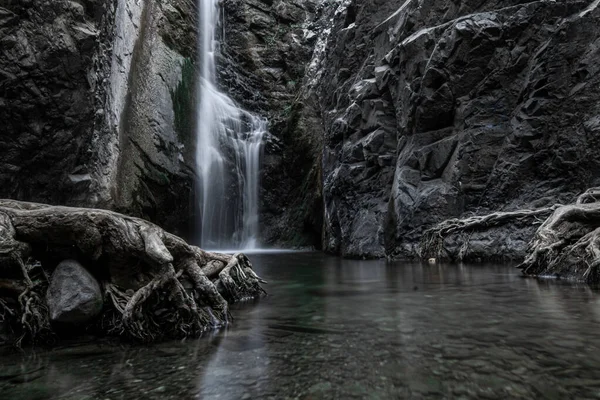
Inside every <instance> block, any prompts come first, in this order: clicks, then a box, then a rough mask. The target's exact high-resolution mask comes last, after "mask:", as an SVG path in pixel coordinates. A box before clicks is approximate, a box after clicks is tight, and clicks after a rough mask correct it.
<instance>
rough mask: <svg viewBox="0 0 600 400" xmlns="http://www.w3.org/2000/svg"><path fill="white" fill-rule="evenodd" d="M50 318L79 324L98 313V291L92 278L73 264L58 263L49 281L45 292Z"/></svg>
mask: <svg viewBox="0 0 600 400" xmlns="http://www.w3.org/2000/svg"><path fill="white" fill-rule="evenodd" d="M46 300H47V303H48V310H49V313H50V319H51V320H52V321H54V322H61V323H82V322H87V321H89V320H90V319H92V318H94V317H95V316H96V315H98V314H99V313H100V311H102V305H103V300H102V291H101V290H100V285H99V284H98V282H97V281H96V279H95V278H94V277H93V276H92V275H91V274H90V273H89V272H88V271H87V270H86V269H85V268H84V267H83V266H82V265H81V264H79V263H78V262H77V261H74V260H66V261H63V262H61V263H60V264H59V265H58V266H57V267H56V269H55V270H54V273H53V274H52V278H51V279H50V286H49V287H48V292H47V293H46Z"/></svg>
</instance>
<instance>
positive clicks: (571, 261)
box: [518, 189, 600, 283]
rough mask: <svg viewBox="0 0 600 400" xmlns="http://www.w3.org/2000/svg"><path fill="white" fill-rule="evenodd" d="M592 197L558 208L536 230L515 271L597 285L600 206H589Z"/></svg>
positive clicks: (599, 263) (599, 253) (599, 262)
mask: <svg viewBox="0 0 600 400" xmlns="http://www.w3.org/2000/svg"><path fill="white" fill-rule="evenodd" d="M594 193H598V192H596V191H595V190H593V189H590V190H588V191H587V192H586V193H584V194H583V195H581V196H580V197H579V198H578V200H577V202H576V203H575V204H572V205H566V206H563V207H560V208H558V209H557V210H556V211H555V212H554V213H553V214H552V216H550V218H548V219H547V220H546V222H544V223H543V224H542V225H541V226H540V227H539V229H538V230H537V232H536V234H535V237H534V238H533V240H532V241H531V243H530V246H529V255H528V256H527V258H526V259H525V261H523V263H522V264H520V265H519V267H518V268H520V269H521V270H522V271H523V273H524V274H525V275H529V276H552V277H557V278H563V279H570V280H577V281H586V282H589V283H598V282H600V272H599V271H598V266H599V265H600V202H592V203H590V202H588V201H590V199H593V198H592V197H591V196H593V195H594Z"/></svg>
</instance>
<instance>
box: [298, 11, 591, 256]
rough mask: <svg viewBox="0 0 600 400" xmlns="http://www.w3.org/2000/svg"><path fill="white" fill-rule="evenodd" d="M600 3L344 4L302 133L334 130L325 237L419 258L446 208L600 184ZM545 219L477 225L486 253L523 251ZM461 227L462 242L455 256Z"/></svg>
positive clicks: (528, 201)
mask: <svg viewBox="0 0 600 400" xmlns="http://www.w3.org/2000/svg"><path fill="white" fill-rule="evenodd" d="M598 3H599V2H598V1H590V0H587V1H558V2H556V1H545V0H544V1H529V2H526V1H518V0H490V1H480V0H477V1H470V0H464V1H450V0H448V1H438V0H401V1H400V0H397V1H394V0H391V1H390V0H385V1H384V0H368V1H346V2H343V3H342V2H340V3H339V4H340V5H339V9H338V11H337V12H336V14H335V16H334V17H333V20H332V24H331V25H332V26H331V31H330V32H325V34H324V35H323V40H324V44H325V46H324V50H323V51H322V52H324V54H321V55H320V56H319V60H318V64H319V68H318V71H317V73H315V74H314V77H313V78H314V79H313V81H311V79H310V76H309V75H310V73H311V72H310V71H308V72H307V75H308V76H307V79H306V81H307V82H309V87H308V88H307V90H308V92H309V94H308V96H307V98H309V99H310V98H313V99H315V100H314V101H312V102H309V103H310V104H308V107H309V108H310V110H308V115H309V117H313V120H318V121H319V123H318V124H312V125H311V126H310V128H309V129H305V130H304V131H302V132H301V135H302V136H303V137H304V138H305V140H306V142H307V143H310V142H313V141H314V140H315V138H317V137H320V138H322V140H323V145H322V154H321V156H322V159H318V160H316V161H317V162H316V163H315V164H314V168H315V169H318V168H321V171H320V172H321V174H322V175H321V179H322V181H323V184H322V194H323V206H324V212H323V217H324V223H323V238H322V245H323V248H324V249H325V250H326V251H329V252H332V253H336V254H341V255H343V256H347V257H383V256H392V257H414V256H417V255H418V244H419V241H420V238H421V234H422V232H423V230H424V229H426V228H428V227H430V226H432V225H433V224H435V223H438V222H440V221H442V220H444V219H447V218H453V217H462V216H467V215H472V214H484V213H488V212H492V211H497V210H514V209H519V208H536V207H542V206H546V205H551V204H554V203H556V202H567V201H570V200H572V199H573V197H574V196H575V195H576V194H577V193H579V192H581V191H582V190H584V189H586V188H588V187H590V186H593V185H597V184H598V183H599V182H598V181H599V178H600V174H599V172H600V156H599V155H598V151H597V149H598V145H599V137H598V136H599V134H600V110H599V107H600V103H599V101H598V100H599V95H598V87H599V83H600V75H599V74H598V71H599V68H600V67H599V65H600V64H599V63H598V61H599V59H600V52H599V51H600V31H599V30H598V29H597V27H598V26H599V22H600V8H597V6H598ZM315 80H316V82H314V81H315ZM303 108H304V113H305V114H306V112H307V111H306V106H305V105H303ZM532 232H533V227H531V226H528V225H523V224H519V223H515V224H512V225H510V226H507V227H504V228H501V229H498V230H494V231H490V232H483V233H474V234H472V235H471V236H470V237H469V239H470V241H471V248H470V256H471V257H472V258H496V257H498V258H499V257H510V258H518V257H521V256H522V255H523V251H524V249H525V247H526V244H527V241H528V240H529V238H530V237H531V235H532ZM461 240H462V239H461V238H452V239H450V240H448V241H446V243H445V245H446V250H447V255H448V256H450V257H452V256H456V255H457V253H458V252H459V251H460V247H461V243H462V242H461Z"/></svg>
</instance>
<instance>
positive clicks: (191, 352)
mask: <svg viewBox="0 0 600 400" xmlns="http://www.w3.org/2000/svg"><path fill="white" fill-rule="evenodd" d="M252 259H253V262H254V264H255V266H256V269H257V270H258V273H259V274H260V275H262V276H264V277H265V278H266V279H268V280H269V281H270V284H269V286H268V287H267V290H268V291H269V293H270V296H269V297H267V298H265V299H263V300H261V301H258V302H253V303H247V304H242V305H238V306H236V308H235V309H234V310H233V313H234V316H236V320H235V321H234V325H233V326H232V327H231V328H230V329H229V330H226V331H222V332H217V333H215V334H213V335H211V336H207V337H205V338H202V339H200V340H194V341H185V342H172V343H166V344H161V345H157V346H152V347H131V346H123V345H117V344H115V343H112V344H110V343H97V342H93V343H84V344H80V345H78V346H65V347H64V348H61V349H56V350H53V351H50V352H45V353H40V354H37V355H25V356H22V355H11V356H7V355H6V354H4V355H2V358H1V360H2V361H1V363H2V364H1V365H2V366H1V368H0V398H3V399H4V398H10V399H13V398H14V399H21V398H23V399H25V398H27V399H30V398H37V399H54V398H61V399H81V398H102V399H105V398H109V399H129V398H157V399H158V398H160V399H164V398H173V399H175V398H177V399H180V398H183V399H187V398H202V399H213V398H214V399H217V398H218V399H255V398H273V399H280V398H300V399H319V398H342V399H349V398H473V399H475V398H503V399H504V398H597V395H598V394H599V393H600V371H599V368H600V353H599V352H598V346H599V345H600V338H599V337H598V335H597V334H596V332H597V331H598V328H599V327H600V314H599V313H600V308H599V305H600V304H599V302H600V297H599V296H598V293H597V291H596V290H595V289H592V288H590V287H589V286H586V285H570V284H565V283H562V282H557V281H536V280H532V279H524V278H521V277H520V276H519V274H518V271H516V270H515V269H514V268H512V267H511V266H501V265H485V266H469V265H428V264H402V263H388V262H385V261H349V260H340V259H338V258H333V257H327V256H324V255H321V254H312V253H309V254H299V253H290V254H278V255H255V256H253V257H252Z"/></svg>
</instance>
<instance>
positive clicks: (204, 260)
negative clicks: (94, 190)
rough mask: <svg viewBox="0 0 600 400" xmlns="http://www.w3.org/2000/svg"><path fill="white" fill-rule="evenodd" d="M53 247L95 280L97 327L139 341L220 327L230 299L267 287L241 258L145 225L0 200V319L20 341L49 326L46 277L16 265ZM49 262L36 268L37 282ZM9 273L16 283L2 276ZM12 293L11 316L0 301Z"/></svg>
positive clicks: (111, 214)
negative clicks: (12, 323)
mask: <svg viewBox="0 0 600 400" xmlns="http://www.w3.org/2000/svg"><path fill="white" fill-rule="evenodd" d="M55 249H60V251H61V252H63V253H64V252H65V251H70V252H71V253H69V254H68V257H69V258H74V259H79V260H81V261H82V262H83V263H84V264H85V263H87V265H88V266H90V268H91V270H93V271H95V274H96V275H98V276H102V277H103V278H102V280H103V283H102V286H103V288H104V297H105V310H104V311H103V315H102V316H101V317H100V318H99V319H98V321H96V328H99V329H100V330H101V331H102V332H104V333H111V334H116V335H121V336H127V337H131V338H134V339H137V340H141V341H145V342H148V341H154V340H158V339H162V338H165V337H186V336H197V335H199V334H201V333H202V332H203V331H205V330H206V329H213V328H216V327H220V326H224V325H226V324H228V323H229V322H230V321H231V316H230V314H229V303H230V302H234V301H240V300H243V299H246V298H254V297H258V296H260V295H262V294H264V293H265V292H264V290H263V289H262V288H261V286H260V284H261V283H265V281H263V280H262V279H260V278H259V277H258V276H257V275H256V273H255V272H254V271H253V270H252V265H251V264H250V261H249V260H248V258H247V257H246V256H244V255H242V254H236V255H234V256H230V255H226V254H218V253H209V252H206V251H204V250H202V249H200V248H198V247H195V246H191V245H188V244H187V243H186V242H185V241H184V240H183V239H181V238H179V237H177V236H175V235H172V234H169V233H167V232H165V231H163V230H162V229H160V228H159V227H157V226H156V225H154V224H151V223H150V222H147V221H144V220H141V219H138V218H132V217H128V216H125V215H122V214H118V213H115V212H111V211H107V210H97V209H83V208H70V207H59V206H48V205H44V204H36V203H26V202H19V201H13V200H0V300H2V303H0V306H1V308H2V309H3V310H4V313H3V314H2V315H5V316H6V317H7V318H13V319H18V320H19V325H20V328H21V331H22V332H23V335H22V336H21V339H23V338H26V337H27V338H29V339H33V338H35V337H37V336H39V335H40V333H41V332H42V331H43V330H48V329H50V323H49V320H48V310H47V307H46V303H45V296H44V294H45V288H46V287H47V279H46V280H44V279H41V280H40V282H42V283H43V284H39V283H36V282H34V280H33V279H32V278H31V277H30V275H29V273H28V269H27V267H26V265H25V264H24V263H23V261H22V260H23V259H24V258H25V257H28V256H29V255H30V254H31V255H33V257H34V258H36V259H40V260H45V259H48V254H49V253H48V252H49V251H53V250H55ZM65 249H66V250H65ZM61 254H62V253H61ZM65 258H66V257H65ZM55 265H56V263H49V262H47V263H46V265H42V268H40V269H41V271H42V272H43V274H42V275H44V276H49V274H50V273H51V272H52V269H53V268H54V267H55ZM15 274H18V275H20V279H19V280H15V279H9V278H10V277H11V276H12V275H15ZM5 278H6V279H5ZM190 283H191V287H188V286H186V285H188V284H190ZM10 288H19V289H21V290H20V291H17V293H15V290H12V291H11V290H9V289H10ZM3 289H6V290H3ZM5 292H6V293H7V294H3V293H5ZM15 295H16V299H14V300H15V301H13V303H14V304H15V305H18V308H19V309H18V310H17V309H16V308H15V306H12V307H11V305H10V304H11V303H10V302H7V301H4V300H3V297H4V296H9V297H10V296H13V297H14V296H15ZM19 344H20V342H19Z"/></svg>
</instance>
